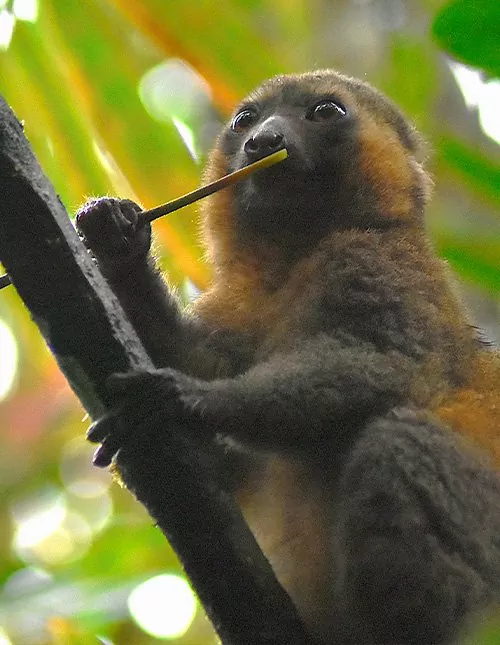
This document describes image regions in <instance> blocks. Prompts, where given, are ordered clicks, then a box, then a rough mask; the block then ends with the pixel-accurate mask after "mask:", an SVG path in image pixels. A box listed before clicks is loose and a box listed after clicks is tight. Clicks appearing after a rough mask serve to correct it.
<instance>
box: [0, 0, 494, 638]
mask: <svg viewBox="0 0 500 645" xmlns="http://www.w3.org/2000/svg"><path fill="white" fill-rule="evenodd" d="M499 6H500V5H499V4H498V0H491V1H488V0H481V1H480V2H479V1H478V0H462V1H458V2H453V3H450V4H449V5H446V6H445V4H444V3H443V2H442V1H441V0H415V1H414V2H412V3H405V2H403V1H402V0H312V1H311V0H307V1H306V0H272V1H271V0H217V2H213V0H198V2H196V3H186V2H175V1H174V0H167V1H165V0H87V1H86V2H78V1H77V0H43V1H41V0H40V1H39V2H37V0H7V1H6V0H0V48H1V50H0V92H1V93H2V94H3V95H4V96H5V98H6V99H7V101H8V102H9V103H10V104H11V105H12V107H13V108H14V110H15V111H16V113H17V115H18V117H19V118H20V119H22V120H23V121H24V124H25V129H26V133H27V135H28V137H29V139H30V140H31V142H32V144H33V147H34V149H35V152H36V154H37V155H38V158H39V160H40V162H41V165H42V167H43V168H44V170H45V171H46V173H47V174H48V176H49V177H50V178H51V179H52V181H53V183H54V185H55V186H56V189H57V191H58V192H59V193H60V195H61V197H62V199H63V201H64V203H65V204H66V206H67V207H68V210H69V211H70V212H74V210H75V209H76V208H77V206H78V205H79V204H80V203H81V202H82V201H83V200H84V199H85V198H86V197H87V196H90V195H99V194H106V193H107V194H118V195H120V196H122V197H130V198H132V199H135V200H138V201H140V202H141V203H142V204H143V205H144V206H145V207H152V206H155V205H157V204H159V203H161V202H164V201H167V200H168V199H171V198H173V197H176V196H178V195H180V194H182V193H184V192H187V191H188V190H191V189H193V188H194V187H195V186H196V185H197V184H198V182H199V178H200V163H202V161H203V157H204V155H205V154H206V152H207V149H208V148H209V146H210V143H211V141H212V140H213V136H214V133H215V132H216V131H217V127H218V125H219V123H220V122H221V120H222V119H225V118H226V117H227V116H228V114H229V113H230V111H231V109H232V107H233V105H234V104H235V103H236V102H237V101H238V99H239V98H240V97H241V96H242V95H244V94H245V93H246V92H247V91H249V90H250V89H252V88H253V87H254V86H255V85H256V84H258V83H259V82H260V81H261V80H262V79H263V78H265V77H268V76H270V75H272V74H275V73H282V72H291V71H300V70H304V69H310V68H314V67H321V66H323V67H326V66H330V67H336V68H338V69H341V70H342V71H344V72H346V73H349V74H352V75H355V76H360V77H362V78H365V79H367V80H370V81H371V82H372V83H373V84H374V85H376V86H378V87H380V88H381V89H382V90H384V91H385V92H386V93H387V94H389V95H390V96H391V97H392V98H393V99H394V100H395V101H396V102H397V103H399V104H400V105H401V106H402V108H403V109H404V110H405V111H406V112H407V113H408V115H409V116H410V117H411V118H412V119H413V120H414V121H415V123H416V125H417V126H418V127H419V129H421V130H422V132H423V133H424V134H425V136H426V137H427V138H428V139H429V141H431V142H432V146H433V151H432V154H431V155H430V166H431V169H432V171H433V172H434V174H435V177H436V192H435V198H434V200H433V203H432V205H431V208H430V209H429V214H428V223H429V229H430V231H431V233H432V235H433V237H434V240H435V242H436V244H437V246H438V248H439V249H440V250H441V252H442V253H443V254H444V255H445V256H446V257H447V258H448V259H449V261H450V264H451V266H452V267H453V268H455V269H456V270H457V271H458V272H459V275H460V277H461V278H462V282H461V284H462V288H463V291H464V294H465V296H466V297H467V299H468V301H469V304H470V306H471V308H472V310H473V314H474V316H475V317H476V319H477V320H478V321H479V323H480V324H481V325H482V326H484V327H485V328H486V330H487V332H488V333H489V334H490V335H493V336H495V335H497V337H498V336H499V335H500V333H499V324H498V311H499V301H498V291H499V286H500V260H499V258H500V218H499V216H498V206H499V204H500V192H499V191H500V188H499V187H500V180H499V177H500V165H499V164H500V152H499V146H498V140H497V141H495V140H493V138H491V136H488V135H487V134H486V130H485V128H484V127H483V126H484V124H483V123H482V121H481V119H480V118H479V119H478V116H479V117H481V115H482V110H483V109H486V107H487V106H486V105H485V104H481V103H480V101H479V96H476V99H477V102H476V103H474V100H473V99H471V98H470V96H469V98H467V96H466V93H465V91H464V90H463V88H462V91H461V90H460V89H459V87H458V85H457V82H456V78H458V75H457V73H456V69H455V68H453V67H452V66H451V65H450V62H449V59H447V58H446V56H445V55H444V54H443V52H442V50H440V49H439V48H438V46H437V45H436V44H435V41H433V38H432V33H434V35H435V37H436V39H437V40H438V42H439V43H440V44H441V45H442V46H443V47H444V48H446V49H448V50H449V51H450V52H451V53H452V54H455V55H457V56H459V58H460V59H461V60H463V61H465V62H468V63H471V64H474V65H477V66H479V67H482V68H483V69H484V70H486V71H487V72H488V73H489V74H496V75H498V74H499V61H498V56H499V52H500V48H499V47H498V44H499V43H498V38H499V33H500V31H499V29H498V20H499V18H498V16H499V11H500V9H499ZM435 15H437V18H436V21H435V23H434V27H432V24H433V20H434V18H435ZM495 25H496V26H495ZM475 79H476V80H475V82H476V85H475V87H476V88H482V90H486V89H493V88H494V87H495V86H494V85H493V84H492V83H493V82H494V81H490V84H491V85H487V84H486V82H484V81H482V80H481V79H480V78H479V77H475ZM496 82H498V81H496ZM496 96H498V92H497V94H496ZM464 97H465V99H466V100H465V101H464ZM490 108H491V105H490ZM496 111H497V114H500V106H498V105H497V106H496ZM497 132H498V130H497ZM195 160H196V161H195ZM155 231H156V234H157V246H158V253H159V255H160V257H161V262H162V266H163V267H164V268H165V269H167V270H168V272H169V275H170V278H171V280H172V281H173V282H174V283H175V284H177V285H179V286H180V287H185V288H186V293H188V292H189V291H190V290H192V287H193V285H194V286H195V287H197V288H203V286H204V285H205V284H206V282H207V279H208V272H207V269H206V267H205V266H204V265H203V262H202V261H201V249H200V247H199V244H198V240H197V234H196V208H195V207H190V208H188V209H185V210H183V211H179V212H177V213H175V214H173V215H171V216H170V217H168V218H164V219H162V220H159V221H158V222H157V223H155ZM186 278H189V281H188V282H186ZM2 321H3V323H5V325H6V326H7V327H6V329H7V330H8V329H10V330H12V332H13V334H14V338H15V347H17V352H18V360H17V364H16V372H15V378H14V383H13V386H12V388H11V389H10V391H9V393H8V395H6V396H5V398H4V400H3V401H2V402H0V430H1V432H0V489H1V492H2V494H1V495H0V517H1V519H0V579H1V580H2V582H3V583H4V585H3V588H2V591H0V642H1V643H4V642H5V643H9V642H12V643H15V644H16V645H17V644H18V643H19V644H20V645H35V644H40V645H42V644H45V643H54V644H57V645H59V644H62V643H74V644H77V643H81V644H82V645H83V644H85V645H86V644H87V643H89V644H90V643H99V642H100V643H103V642H105V643H109V642H113V643H116V644H119V645H127V644H132V643H133V644H134V645H140V644H141V643H149V642H152V641H153V640H154V638H153V636H151V635H147V634H146V633H145V632H144V630H143V629H142V628H140V627H139V624H138V622H137V620H134V619H133V618H132V616H131V611H129V609H128V607H127V599H128V598H129V594H130V592H131V591H132V590H133V589H136V588H137V585H138V584H139V583H141V582H142V581H144V580H147V579H148V578H151V577H153V576H156V575H157V574H160V573H163V572H170V573H174V574H179V575H182V573H181V571H180V568H179V564H178V562H177V561H176V558H175V556H174V555H173V553H172V552H171V551H170V549H169V548H168V546H167V544H166V543H165V541H164V539H163V537H162V536H161V535H160V534H159V532H158V531H157V530H156V529H155V528H154V527H152V526H151V522H150V520H149V519H148V518H147V517H146V515H145V513H144V512H143V511H142V509H141V508H140V506H139V505H138V504H136V503H135V502H134V501H133V499H132V497H131V496H130V495H129V494H128V493H127V492H126V491H123V490H121V489H120V488H119V487H118V486H117V485H114V484H113V485H110V484H111V482H110V477H109V474H108V473H101V472H97V471H95V469H92V467H91V466H90V460H91V453H90V449H89V448H88V447H87V446H86V444H85V442H84V441H83V438H82V436H83V432H84V430H85V427H86V424H87V422H86V421H85V420H84V412H83V411H82V409H81V408H80V407H79V405H78V402H77V401H76V400H75V397H74V396H73V395H72V393H71V392H70V391H69V389H68V387H67V385H66V383H65V382H64V379H63V378H62V377H61V375H60V373H59V371H58V369H57V366H56V365H55V363H54V361H53V359H52V357H51V356H50V354H49V352H48V351H47V349H46V348H45V346H44V344H43V342H42V341H41V340H40V337H39V335H38V333H37V331H36V328H35V327H34V325H33V323H32V322H31V321H30V319H29V315H28V314H27V312H26V311H25V310H24V308H23V306H22V304H21V303H20V300H19V298H18V296H17V294H16V293H15V290H14V289H12V288H9V289H5V290H4V291H2V292H1V294H0V323H1V322H2ZM0 331H1V330H0ZM2 342H3V341H2V336H1V335H0V353H1V355H2V359H1V361H0V362H2V363H6V362H7V358H6V357H7V350H6V348H7V345H6V344H3V345H2V344H1V343H2ZM5 342H7V341H5ZM0 382H1V378H0ZM155 602H156V603H157V604H158V607H159V609H158V612H157V613H159V614H161V615H165V616H167V617H168V616H169V615H170V614H179V613H180V610H179V609H178V608H177V607H176V606H175V603H174V602H173V600H171V601H166V600H165V598H163V596H162V597H159V598H150V600H149V604H150V605H151V606H153V607H154V605H155ZM135 618H136V619H137V616H136V617H135ZM187 624H189V622H188V623H187ZM96 634H100V635H102V636H100V637H97V636H96ZM9 639H10V640H9ZM174 640H175V639H174ZM175 642H178V643H181V644H185V645H187V644H188V643H191V644H193V645H201V644H202V643H213V642H215V641H214V637H213V634H212V631H211V628H210V626H209V624H208V622H207V621H206V619H205V618H204V616H203V613H202V612H201V611H198V613H197V614H196V616H195V618H194V620H193V621H192V623H191V625H190V627H189V629H188V631H187V632H186V634H185V635H184V636H182V637H180V638H178V639H176V640H175ZM491 642H493V641H491ZM495 642H496V641H495Z"/></svg>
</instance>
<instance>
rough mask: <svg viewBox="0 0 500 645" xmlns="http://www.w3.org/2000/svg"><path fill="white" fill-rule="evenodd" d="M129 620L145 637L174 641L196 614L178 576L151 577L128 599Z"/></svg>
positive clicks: (192, 598) (187, 589)
mask: <svg viewBox="0 0 500 645" xmlns="http://www.w3.org/2000/svg"><path fill="white" fill-rule="evenodd" d="M128 608H129V611H130V614H131V616H132V618H133V619H134V620H135V622H136V623H137V624H138V625H139V627H141V629H143V630H144V631H145V632H146V633H147V634H150V635H151V636H155V637H156V638H165V639H174V638H179V637H181V636H182V635H183V634H185V633H186V632H187V630H188V629H189V627H190V625H191V623H192V622H193V619H194V617H195V614H196V598H195V595H194V593H193V591H192V590H191V588H190V586H189V585H188V583H187V582H186V580H184V578H180V577H179V576H176V575H172V574H165V575H161V576H155V577H154V578H150V579H149V580H146V582H143V583H142V584H140V585H139V586H138V587H136V588H135V589H134V590H133V591H132V593H131V594H130V596H129V599H128Z"/></svg>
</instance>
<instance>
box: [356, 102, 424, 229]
mask: <svg viewBox="0 0 500 645" xmlns="http://www.w3.org/2000/svg"><path fill="white" fill-rule="evenodd" d="M359 139H360V157H359V164H360V170H361V172H362V173H363V175H364V176H365V177H366V178H367V180H368V183H369V184H370V185H371V186H373V188H374V190H375V193H376V195H377V197H378V201H379V206H380V210H381V212H382V214H383V215H385V216H386V217H389V218H391V219H403V220H407V219H410V217H411V216H412V215H413V214H414V210H415V207H414V203H413V197H412V191H413V187H414V183H415V177H414V176H413V173H412V172H411V162H410V159H411V157H410V155H409V153H408V152H407V151H406V150H405V149H404V148H403V146H402V145H401V142H400V140H399V138H398V136H397V135H396V134H395V132H394V131H393V130H392V129H391V128H390V127H389V126H388V125H386V124H382V123H380V122H378V121H375V120H374V119H372V118H371V117H370V116H369V115H367V114H364V115H363V119H362V120H361V124H360V131H359Z"/></svg>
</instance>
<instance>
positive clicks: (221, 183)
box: [141, 148, 288, 222]
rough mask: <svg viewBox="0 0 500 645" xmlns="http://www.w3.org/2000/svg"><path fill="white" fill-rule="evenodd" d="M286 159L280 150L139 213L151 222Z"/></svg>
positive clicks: (284, 149) (284, 153)
mask: <svg viewBox="0 0 500 645" xmlns="http://www.w3.org/2000/svg"><path fill="white" fill-rule="evenodd" d="M287 157H288V152H287V150H286V148H282V149H281V150H278V151H277V152H273V153H272V154H270V155H268V156H267V157H263V158H262V159H259V160H258V161H255V162H254V163H251V164H249V165H248V166H245V167H244V168H240V170H235V171H234V172H232V173H230V174H229V175H224V177H221V178H220V179H217V180H216V181H213V182H212V183H211V184H207V185H206V186H202V187H201V188H197V189H196V190H193V191H192V192H190V193H187V195H182V197H177V199H172V200H171V201H170V202H167V203H166V204H160V206H156V207H155V208H152V209H151V210H147V211H143V212H142V213H141V216H142V217H144V219H145V220H146V221H147V222H152V221H153V220H155V219H157V218H158V217H162V216H163V215H168V213H173V211H176V210H178V209H179V208H182V207H183V206H187V205H188V204H192V203H193V202H197V201H198V200H199V199H203V197H208V195H212V194H213V193H216V192H217V191H219V190H222V189H223V188H227V187H228V186H232V185H233V184H236V183H237V182H238V181H241V180H242V179H246V177H248V176H249V175H251V174H253V173H254V172H257V171H259V170H263V169H264V168H269V167H270V166H274V165H275V164H277V163H280V162H281V161H284V160H285V159H286V158H287Z"/></svg>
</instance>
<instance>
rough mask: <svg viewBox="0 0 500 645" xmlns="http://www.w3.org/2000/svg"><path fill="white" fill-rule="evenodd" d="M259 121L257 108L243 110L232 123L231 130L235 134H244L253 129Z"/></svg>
mask: <svg viewBox="0 0 500 645" xmlns="http://www.w3.org/2000/svg"><path fill="white" fill-rule="evenodd" d="M256 119H257V111H256V110H255V108H250V107H248V108H243V110H240V111H239V112H238V113H237V114H236V116H235V117H234V119H233V120H232V122H231V129H232V130H234V132H242V131H243V130H246V129H247V128H249V127H251V126H252V125H253V124H254V123H255V121H256Z"/></svg>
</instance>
